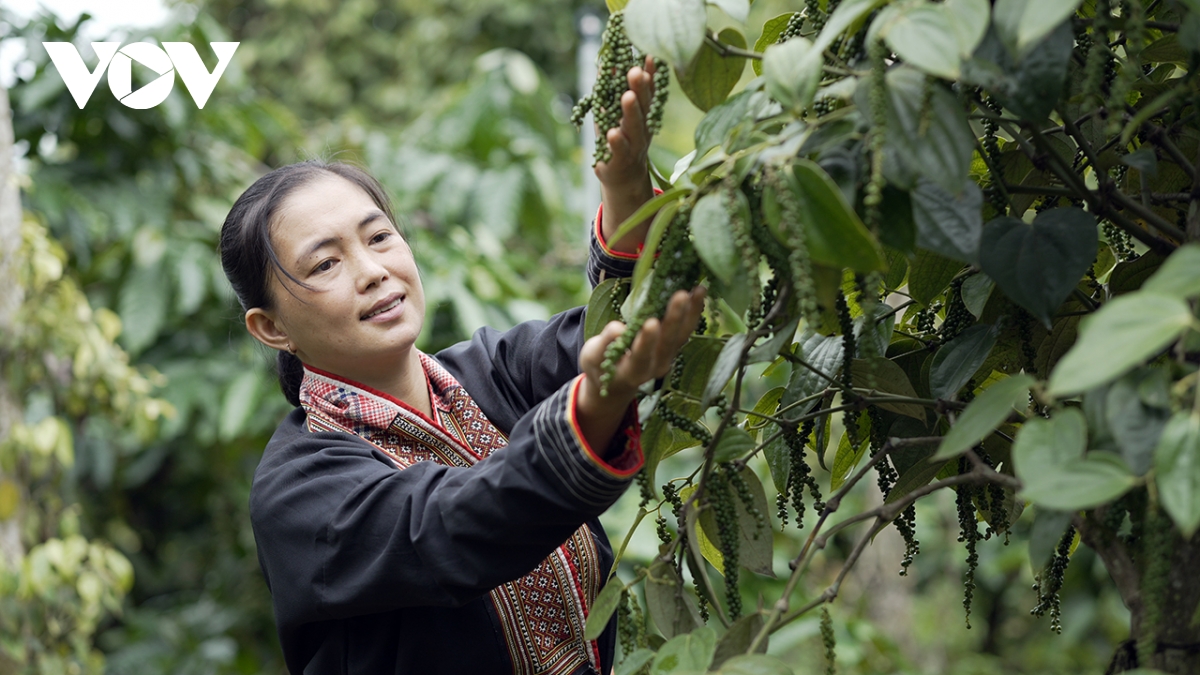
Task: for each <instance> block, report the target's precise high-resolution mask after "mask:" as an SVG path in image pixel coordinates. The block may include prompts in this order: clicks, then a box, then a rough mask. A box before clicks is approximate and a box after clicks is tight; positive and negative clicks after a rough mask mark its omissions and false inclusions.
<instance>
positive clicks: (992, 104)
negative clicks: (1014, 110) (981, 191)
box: [980, 96, 1008, 215]
mask: <svg viewBox="0 0 1200 675" xmlns="http://www.w3.org/2000/svg"><path fill="white" fill-rule="evenodd" d="M983 107H985V108H987V109H988V110H989V111H990V112H991V113H992V114H994V115H996V116H997V117H998V116H999V115H1000V104H999V103H998V102H997V101H996V99H994V98H992V97H991V96H986V97H984V99H983ZM999 129H1000V123H999V122H998V121H996V120H995V119H994V118H992V117H990V116H989V117H986V118H984V120H983V138H982V139H980V140H981V142H982V144H983V151H984V152H985V153H987V159H988V164H989V165H990V166H993V167H999V166H1000V141H999V140H998V139H997V137H996V132H997V131H998V130H999ZM986 180H987V187H986V192H987V195H988V199H990V200H991V202H992V208H993V209H995V210H996V213H998V214H1000V215H1004V214H1005V213H1007V212H1008V202H1007V201H1006V200H1005V198H1004V186H1003V185H1001V182H1002V177H1001V176H1000V175H999V174H997V173H993V172H991V171H989V172H988V175H987V178H986Z"/></svg>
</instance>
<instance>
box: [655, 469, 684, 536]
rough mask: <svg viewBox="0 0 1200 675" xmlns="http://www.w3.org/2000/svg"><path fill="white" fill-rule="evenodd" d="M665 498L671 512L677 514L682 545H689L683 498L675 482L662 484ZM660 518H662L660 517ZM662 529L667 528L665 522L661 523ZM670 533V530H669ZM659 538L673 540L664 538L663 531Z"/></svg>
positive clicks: (676, 520)
mask: <svg viewBox="0 0 1200 675" xmlns="http://www.w3.org/2000/svg"><path fill="white" fill-rule="evenodd" d="M662 493H663V499H665V500H666V501H667V503H668V504H670V505H671V513H672V514H673V515H674V516H675V523H676V525H677V526H678V529H679V543H680V545H681V547H686V546H687V529H686V528H685V527H684V526H683V523H684V520H683V498H682V497H680V496H679V490H677V489H675V484H674V483H664V484H663V486H662ZM660 520H662V519H661V518H660ZM660 527H661V528H662V529H666V526H665V524H662V525H660ZM668 534H669V532H668ZM659 538H660V539H663V543H664V544H666V543H669V542H670V541H671V540H670V539H666V538H663V536H662V533H661V532H660V533H659Z"/></svg>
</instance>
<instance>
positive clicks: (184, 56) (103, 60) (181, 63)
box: [42, 42, 241, 110]
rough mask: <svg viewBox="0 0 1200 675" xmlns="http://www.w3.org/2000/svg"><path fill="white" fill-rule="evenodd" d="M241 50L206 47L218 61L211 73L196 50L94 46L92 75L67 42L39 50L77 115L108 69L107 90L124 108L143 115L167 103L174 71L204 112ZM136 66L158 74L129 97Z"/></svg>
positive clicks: (167, 45)
mask: <svg viewBox="0 0 1200 675" xmlns="http://www.w3.org/2000/svg"><path fill="white" fill-rule="evenodd" d="M239 44H241V43H240V42H212V43H210V46H211V47H212V50H213V52H214V53H215V54H216V55H217V67H216V68H213V70H212V72H211V73H210V72H208V69H207V68H205V67H204V62H203V61H201V60H200V55H199V54H197V53H196V48H195V47H193V46H192V45H191V44H189V43H187V42H164V43H162V49H160V48H158V47H156V46H154V45H152V44H150V43H148V42H133V43H130V44H127V45H125V46H124V47H121V43H120V42H93V43H92V50H93V51H95V52H96V56H97V57H98V58H99V60H100V62H99V63H98V64H97V65H96V69H95V70H94V71H90V70H88V67H87V65H86V64H84V62H83V57H82V56H80V55H79V50H78V49H76V48H75V45H73V44H71V43H70V42H43V43H42V46H43V47H45V48H46V52H47V53H48V54H50V60H51V61H53V62H54V66H55V67H56V68H58V74H59V75H61V76H62V79H63V82H64V83H66V85H67V91H69V92H71V96H72V97H73V98H74V99H75V104H76V105H78V106H79V107H80V109H82V108H83V106H85V105H87V102H88V99H90V98H91V97H92V92H93V91H95V90H96V85H97V84H99V83H100V76H101V75H103V74H104V70H105V68H107V69H108V88H109V89H110V90H112V93H113V96H116V97H117V100H118V101H120V102H121V103H122V104H123V105H125V106H126V107H129V108H137V109H138V110H144V109H146V108H153V107H154V106H156V105H158V104H159V103H162V102H163V101H165V100H167V96H169V95H170V93H171V89H172V88H173V87H174V86H175V71H179V77H180V78H182V79H183V84H184V86H185V87H187V90H188V92H189V93H190V94H191V95H192V100H193V101H195V102H196V107H198V108H203V107H204V104H205V103H207V102H208V97H209V96H210V95H212V91H213V89H214V88H215V87H216V86H217V80H220V79H221V75H222V74H223V73H224V72H225V67H226V66H228V65H229V61H230V60H231V59H232V58H233V53H234V52H235V51H237V48H238V45H239ZM118 47H120V50H119V51H118V49H117V48H118ZM164 49H165V50H166V51H163V50H164ZM134 61H137V62H138V63H140V64H142V65H143V66H146V67H147V68H149V69H150V70H153V71H154V72H156V73H158V77H157V78H155V79H154V81H153V82H150V83H149V84H146V85H144V86H143V87H142V88H141V89H138V90H137V91H133V62H134Z"/></svg>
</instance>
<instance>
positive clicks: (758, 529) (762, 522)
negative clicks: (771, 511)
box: [723, 464, 769, 539]
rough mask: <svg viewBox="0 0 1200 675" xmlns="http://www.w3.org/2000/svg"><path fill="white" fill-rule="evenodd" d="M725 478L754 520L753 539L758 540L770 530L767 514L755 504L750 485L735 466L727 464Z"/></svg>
mask: <svg viewBox="0 0 1200 675" xmlns="http://www.w3.org/2000/svg"><path fill="white" fill-rule="evenodd" d="M723 469H724V471H725V477H726V478H727V479H728V480H729V484H730V485H732V486H733V489H734V492H736V493H737V496H738V499H740V500H741V502H742V506H744V507H745V508H746V513H748V514H750V517H752V518H754V523H755V526H754V534H753V535H751V537H752V538H754V539H758V538H759V537H761V536H762V535H763V533H764V532H767V531H768V530H769V527H768V526H767V514H765V513H763V512H762V511H761V510H760V509H759V508H758V506H757V505H756V504H755V503H754V495H753V494H751V492H750V484H749V483H747V482H746V477H745V476H743V475H742V472H741V471H739V470H738V469H737V467H736V466H734V465H733V464H726V465H725V466H724V467H723Z"/></svg>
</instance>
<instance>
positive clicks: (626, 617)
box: [617, 591, 638, 656]
mask: <svg viewBox="0 0 1200 675" xmlns="http://www.w3.org/2000/svg"><path fill="white" fill-rule="evenodd" d="M632 595H633V594H632V593H630V592H629V591H625V592H624V593H622V594H621V602H620V603H618V604H617V639H618V640H619V641H620V643H621V653H622V654H623V655H624V656H629V655H630V654H632V653H634V652H635V651H637V648H638V647H637V637H638V636H637V627H636V626H635V625H634V622H633V610H632V609H631V608H630V605H631V604H633V603H636V602H637V600H634V599H632Z"/></svg>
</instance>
